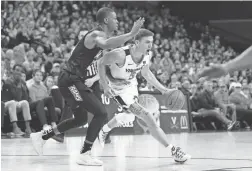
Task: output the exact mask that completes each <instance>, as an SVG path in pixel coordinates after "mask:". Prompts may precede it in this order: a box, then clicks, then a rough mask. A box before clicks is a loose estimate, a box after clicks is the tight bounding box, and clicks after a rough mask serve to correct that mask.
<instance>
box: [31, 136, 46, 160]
mask: <svg viewBox="0 0 252 171" xmlns="http://www.w3.org/2000/svg"><path fill="white" fill-rule="evenodd" d="M42 135H43V134H42V132H36V133H31V135H30V138H31V140H32V145H33V147H34V149H35V151H36V153H37V154H38V155H43V146H44V144H45V142H46V141H45V140H43V139H42Z"/></svg>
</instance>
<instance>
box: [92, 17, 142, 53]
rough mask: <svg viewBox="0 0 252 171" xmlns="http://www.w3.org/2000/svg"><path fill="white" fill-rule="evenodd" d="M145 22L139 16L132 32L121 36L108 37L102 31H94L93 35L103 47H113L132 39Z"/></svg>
mask: <svg viewBox="0 0 252 171" xmlns="http://www.w3.org/2000/svg"><path fill="white" fill-rule="evenodd" d="M143 23H144V18H139V19H138V20H137V21H136V22H135V23H134V25H133V27H132V29H131V32H129V33H126V34H123V35H120V36H115V37H111V38H109V39H107V38H106V37H104V36H102V34H101V33H100V31H94V32H93V33H92V35H91V36H92V37H93V38H94V41H95V44H96V45H97V46H99V47H100V48H102V49H113V48H117V47H119V46H121V45H122V44H124V43H125V42H127V41H129V40H130V39H132V38H133V37H134V36H136V35H137V33H138V32H139V30H140V28H141V27H142V25H143Z"/></svg>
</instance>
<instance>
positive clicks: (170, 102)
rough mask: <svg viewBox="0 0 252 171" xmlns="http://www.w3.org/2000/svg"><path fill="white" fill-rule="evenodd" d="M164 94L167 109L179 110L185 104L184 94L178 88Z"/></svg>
mask: <svg viewBox="0 0 252 171" xmlns="http://www.w3.org/2000/svg"><path fill="white" fill-rule="evenodd" d="M164 96H165V101H164V102H165V106H166V107H167V108H168V110H181V109H182V107H183V106H184V104H185V96H184V94H183V93H182V92H181V91H180V90H171V91H170V92H168V93H167V94H165V95H164Z"/></svg>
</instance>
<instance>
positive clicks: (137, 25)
mask: <svg viewBox="0 0 252 171" xmlns="http://www.w3.org/2000/svg"><path fill="white" fill-rule="evenodd" d="M144 21H145V19H144V18H142V17H140V18H139V19H138V20H137V21H135V22H134V25H133V27H132V29H131V32H130V34H131V35H132V36H135V35H137V33H138V32H139V30H140V28H141V27H142V26H143V23H144Z"/></svg>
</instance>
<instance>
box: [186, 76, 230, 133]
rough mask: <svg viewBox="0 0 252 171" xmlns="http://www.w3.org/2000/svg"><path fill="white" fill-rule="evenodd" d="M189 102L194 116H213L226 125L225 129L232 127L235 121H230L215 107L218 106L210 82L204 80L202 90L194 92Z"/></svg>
mask: <svg viewBox="0 0 252 171" xmlns="http://www.w3.org/2000/svg"><path fill="white" fill-rule="evenodd" d="M191 104H192V111H193V113H192V114H193V115H194V117H196V118H197V117H198V118H204V117H213V118H215V119H217V121H219V122H221V123H222V124H224V125H225V126H226V127H227V130H231V129H232V128H233V126H234V124H235V122H232V121H230V120H229V119H228V118H226V117H225V115H223V114H222V113H221V112H220V110H218V109H216V107H218V106H217V102H216V101H215V98H214V96H213V94H212V82H210V81H206V82H205V83H204V89H203V91H202V92H199V93H196V94H195V96H193V97H192V98H191Z"/></svg>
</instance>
